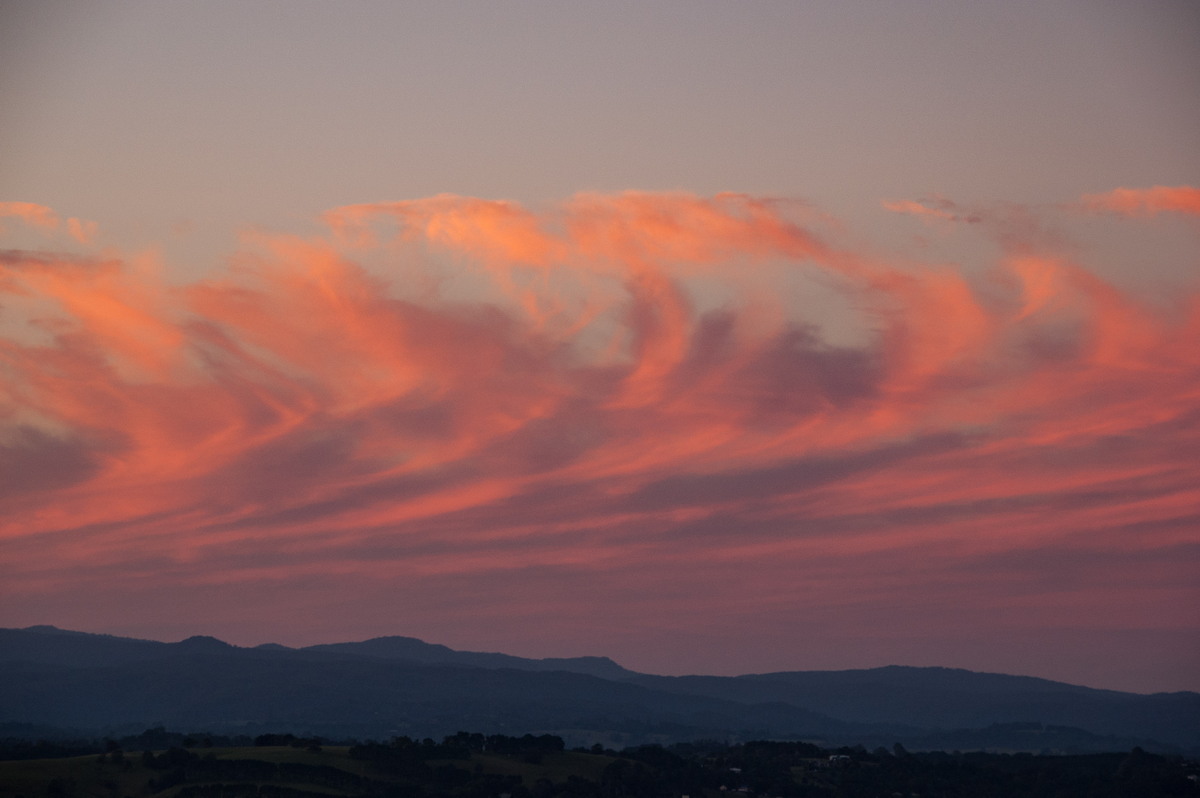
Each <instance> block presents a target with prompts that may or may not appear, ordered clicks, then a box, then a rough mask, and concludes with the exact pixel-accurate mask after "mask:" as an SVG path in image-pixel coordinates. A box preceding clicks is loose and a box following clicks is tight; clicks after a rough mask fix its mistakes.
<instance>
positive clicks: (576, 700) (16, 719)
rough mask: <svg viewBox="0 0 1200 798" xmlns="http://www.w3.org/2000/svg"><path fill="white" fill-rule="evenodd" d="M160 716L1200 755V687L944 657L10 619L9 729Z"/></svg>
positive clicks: (2, 706) (210, 722) (247, 725)
mask: <svg viewBox="0 0 1200 798" xmlns="http://www.w3.org/2000/svg"><path fill="white" fill-rule="evenodd" d="M19 724H38V725H39V726H40V727H45V726H54V727H60V728H66V727H70V728H75V729H92V730H97V731H100V732H103V733H117V734H120V733H135V732H140V731H142V730H143V729H145V728H149V727H152V726H160V725H161V726H166V727H168V728H172V729H180V730H183V729H186V730H197V731H198V730H208V731H213V732H221V733H248V734H257V733H262V732H266V731H278V732H282V731H293V732H296V733H304V734H320V735H324V736H329V737H343V738H344V737H374V738H384V739H385V738H387V737H390V736H395V735H408V736H412V737H426V736H429V737H438V736H443V735H447V734H452V733H454V732H456V731H459V730H468V731H480V732H485V733H503V734H523V733H526V732H534V733H546V732H549V733H554V734H559V735H561V736H563V737H564V738H566V739H567V740H568V741H569V742H570V743H571V744H587V743H588V742H589V741H597V740H599V741H604V742H606V744H616V743H620V744H623V745H624V744H636V743H641V742H655V741H656V742H671V741H680V740H692V739H700V738H717V739H753V738H776V739H785V738H786V739H807V740H813V741H819V742H826V743H833V744H854V743H863V744H868V743H869V744H870V745H871V746H875V745H887V746H890V745H891V744H892V743H894V742H902V743H904V744H905V745H907V746H910V747H914V748H919V747H922V746H925V747H957V748H962V749H969V748H972V747H988V748H1011V749H1013V750H1042V749H1044V748H1049V749H1062V750H1073V751H1090V750H1128V749H1129V748H1131V747H1133V746H1134V745H1141V746H1142V747H1144V748H1158V749H1160V750H1184V751H1200V694H1197V693H1173V694H1159V695H1151V696H1144V695H1137V694H1132V693H1119V692H1114V691H1105V690H1092V689H1089V688H1085V687H1078V686H1074V685H1068V684H1062V683H1058V682H1051V681H1047V680H1043V679H1033V678H1029V677H1019V676H1004V675H1000V674H980V673H972V672H970V671H962V670H951V669H946V668H902V667H891V668H878V669H873V670H860V671H825V672H822V671H811V672H803V671H801V672H789V673H774V674H759V675H748V676H738V677H719V676H686V677H668V676H653V675H649V674H640V673H636V672H633V671H629V670H626V669H625V668H622V667H621V666H620V665H618V664H616V663H615V662H613V661H612V660H609V659H607V658H604V657H578V658H566V659H525V658H521V657H513V656H509V655H506V654H496V653H478V652H465V651H455V650H453V649H450V648H447V647H445V646H440V645H433V644H429V643H425V642H423V641H420V640H417V639H415V638H408V637H383V638H376V639H374V640H367V641H364V642H360V643H340V644H332V645H322V646H309V647H307V648H300V649H291V648H287V647H284V646H278V645H265V646H258V647H255V648H240V647H236V646H231V645H229V644H227V643H224V642H222V641H220V640H217V639H215V638H211V637H192V638H188V639H187V640H184V641H181V642H178V643H160V642H155V641H148V640H134V639H130V638H121V637H111V636H106V635H91V634H86V633H81V632H68V631H64V630H61V629H56V628H54V627H31V628H29V629H0V728H16V727H18V725H19Z"/></svg>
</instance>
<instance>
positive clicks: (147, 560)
mask: <svg viewBox="0 0 1200 798" xmlns="http://www.w3.org/2000/svg"><path fill="white" fill-rule="evenodd" d="M1196 41H1200V8H1197V6H1196V5H1195V4H1194V3H1190V2H1183V1H1182V0H1180V1H1179V2H1166V1H1164V0H1149V1H1148V2H1139V3H1118V2H1105V1H1104V0H1094V1H1092V2H1072V1H1070V0H1064V1H1063V2H1055V3H1044V2H1024V1H1022V0H1010V1H1007V2H981V3H970V4H966V3H958V2H944V1H943V0H931V1H930V2H923V3H900V2H882V3H877V2H871V3H864V2H806V3H793V2H748V3H717V2H705V1H703V0H698V1H697V2H652V3H643V2H638V3H619V2H606V3H591V4H576V3H551V2H532V1H531V2H522V3H493V2H448V3H382V2H346V3H317V2H305V1H304V0H301V1H300V2H287V3H283V2H256V3H244V2H221V1H218V2H209V3H203V4H183V3H150V2H110V3H89V2H82V1H80V2H64V1H63V0H46V1H44V2H13V0H0V107H2V108H3V109H4V110H3V117H4V122H3V124H2V125H0V626H6V627H23V626H29V625H34V624H54V625H56V626H60V627H63V628H69V629H77V630H82V631H89V632H102V633H109V634H119V635H127V636H133V637H143V638H150V639H159V640H179V639H182V638H185V637H188V636H191V635H195V634H210V635H214V636H217V637H220V638H221V639H223V640H227V641H229V642H231V643H235V644H238V645H256V644H260V643H264V642H277V643H283V644H287V645H306V644H314V643H322V642H336V641H348V640H361V639H366V638H369V637H375V636H381V635H407V636H413V637H419V638H421V639H424V640H427V641H429V642H435V643H442V644H445V645H448V646H451V647H454V648H459V649H465V650H475V651H504V652H506V653H510V654H517V655H522V656H534V657H546V656H578V655H606V656H610V657H612V658H614V659H615V660H617V661H618V662H620V663H621V664H622V665H625V666H626V667H628V668H632V669H635V670H640V671H644V672H650V673H665V674H683V673H709V674H739V673H761V672H769V671H780V670H814V669H840V668H866V667H876V666H882V665H889V664H902V665H938V666H947V667H959V668H969V669H972V670H979V671H991V672H1007V673H1017V674H1025V675H1031V676H1040V677H1045V678H1051V679H1058V680H1062V681H1068V682H1072V683H1076V684H1085V685H1089V686H1094V687H1102V688H1110V689H1120V690H1131V691H1137V692H1156V691H1174V690H1184V689H1190V690H1200V577H1198V576H1197V574H1198V573H1200V157H1198V154H1200V91H1198V89H1200V85H1198V80H1197V78H1196V76H1197V75H1200V49H1197V48H1196V47H1195V42H1196Z"/></svg>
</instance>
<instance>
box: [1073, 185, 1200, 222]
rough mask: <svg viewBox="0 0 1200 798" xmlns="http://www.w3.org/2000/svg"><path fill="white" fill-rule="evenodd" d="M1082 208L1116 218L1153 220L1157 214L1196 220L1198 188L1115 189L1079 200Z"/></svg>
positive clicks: (1199, 198) (1199, 212) (1199, 203)
mask: <svg viewBox="0 0 1200 798" xmlns="http://www.w3.org/2000/svg"><path fill="white" fill-rule="evenodd" d="M1083 205H1084V207H1085V208H1086V209H1087V210H1090V211H1093V212H1101V213H1105V212H1106V213H1115V214H1118V215H1120V216H1155V215H1157V214H1159V213H1181V214H1184V215H1187V216H1200V188H1193V187H1192V186H1154V187H1153V188H1118V189H1114V190H1112V191H1109V192H1108V193H1106V194H1088V195H1086V196H1084V197H1083Z"/></svg>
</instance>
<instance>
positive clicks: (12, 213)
mask: <svg viewBox="0 0 1200 798" xmlns="http://www.w3.org/2000/svg"><path fill="white" fill-rule="evenodd" d="M3 217H7V218H10V219H20V220H21V222H22V223H24V224H27V225H29V226H30V227H38V228H41V229H43V230H54V229H55V228H57V227H58V224H59V220H58V214H57V213H55V212H54V211H53V210H52V209H50V208H47V207H46V206H45V205H38V204H37V203H34V202H0V218H3Z"/></svg>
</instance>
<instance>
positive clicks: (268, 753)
mask: <svg viewBox="0 0 1200 798" xmlns="http://www.w3.org/2000/svg"><path fill="white" fill-rule="evenodd" d="M158 753H159V754H161V753H162V752H158ZM191 753H193V754H194V755H196V756H198V757H201V758H208V757H212V758H213V759H216V760H240V761H245V760H255V761H258V762H265V763H271V764H273V765H300V766H309V767H313V768H336V769H337V770H340V771H344V772H345V773H347V774H351V775H352V776H358V777H361V778H366V779H370V780H371V781H373V782H388V781H392V779H391V778H390V777H389V776H388V775H387V774H386V773H384V772H383V771H381V770H380V769H378V768H376V767H375V766H374V765H372V764H371V763H369V762H364V761H362V760H357V759H352V758H351V757H350V755H349V749H348V748H346V747H340V746H326V747H322V748H321V749H320V750H317V751H314V750H308V749H305V748H295V747H288V746H269V747H252V748H219V747H218V748H196V749H192V751H191ZM101 759H102V758H101V757H100V756H99V755H96V754H92V755H88V756H80V757H69V758H62V759H33V760H8V761H0V798H172V796H174V795H176V794H177V793H179V792H180V791H181V790H182V789H183V788H184V787H185V786H187V785H197V784H205V783H218V782H216V781H214V780H211V779H205V778H203V777H199V778H189V779H188V781H187V785H184V784H174V785H171V786H168V787H165V788H164V789H156V787H157V785H156V784H155V782H157V781H161V780H162V779H163V776H164V769H162V768H158V769H155V768H151V767H147V766H146V765H145V764H143V762H142V757H141V753H140V752H131V753H126V754H124V756H123V758H122V760H121V761H117V762H114V761H112V759H111V757H109V756H105V757H103V761H101ZM611 761H612V758H610V757H607V756H601V755H596V754H585V753H579V752H558V753H547V754H545V755H544V756H542V757H541V761H540V762H537V763H531V762H525V761H520V760H518V759H516V758H512V757H505V756H500V755H496V754H487V753H475V754H472V755H471V757H470V758H469V759H454V760H449V759H447V760H430V761H429V763H428V764H429V765H430V766H431V767H442V766H450V767H454V768H458V769H462V770H466V771H469V772H473V773H478V772H482V773H488V774H497V775H504V776H519V777H520V778H521V781H522V783H523V784H525V785H526V786H532V785H533V784H535V783H537V782H538V781H539V780H542V779H544V780H547V781H550V782H552V783H562V782H565V781H566V780H567V779H568V778H569V777H570V776H578V777H580V778H584V779H588V780H593V781H594V780H596V779H598V778H599V777H600V774H601V773H602V771H603V770H604V768H605V766H606V765H607V764H609V763H610V762H611ZM254 783H256V784H273V785H277V786H282V787H289V788H292V789H298V790H303V791H305V792H312V793H320V794H325V795H334V796H350V795H358V794H361V792H360V791H359V790H356V789H353V788H342V789H339V788H337V787H331V786H329V785H327V784H320V783H311V782H310V781H306V780H304V779H303V778H299V779H296V778H272V779H267V780H262V781H255V782H254Z"/></svg>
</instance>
